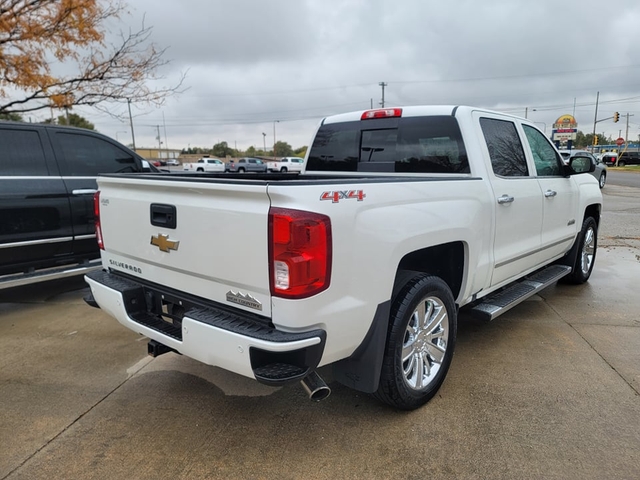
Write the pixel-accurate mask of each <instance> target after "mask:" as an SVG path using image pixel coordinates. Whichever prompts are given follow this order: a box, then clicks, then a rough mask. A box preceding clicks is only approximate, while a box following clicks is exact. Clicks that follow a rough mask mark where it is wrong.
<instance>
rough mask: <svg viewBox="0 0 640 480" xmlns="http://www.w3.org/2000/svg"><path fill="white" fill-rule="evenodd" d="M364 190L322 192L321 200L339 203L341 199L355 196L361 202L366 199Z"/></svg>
mask: <svg viewBox="0 0 640 480" xmlns="http://www.w3.org/2000/svg"><path fill="white" fill-rule="evenodd" d="M365 197H366V195H365V193H364V190H341V191H335V192H322V195H320V200H331V203H338V202H339V201H340V200H349V199H353V198H355V199H356V200H358V201H359V202H362V201H363V200H364V199H365Z"/></svg>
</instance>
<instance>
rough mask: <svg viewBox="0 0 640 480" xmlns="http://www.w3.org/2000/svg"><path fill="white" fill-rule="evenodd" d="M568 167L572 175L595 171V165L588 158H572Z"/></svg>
mask: <svg viewBox="0 0 640 480" xmlns="http://www.w3.org/2000/svg"><path fill="white" fill-rule="evenodd" d="M569 166H570V167H571V169H572V170H573V172H574V173H591V172H593V171H595V169H596V163H595V162H594V161H593V160H592V159H591V158H589V157H573V158H572V159H571V160H569Z"/></svg>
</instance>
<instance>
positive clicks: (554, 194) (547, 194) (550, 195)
mask: <svg viewBox="0 0 640 480" xmlns="http://www.w3.org/2000/svg"><path fill="white" fill-rule="evenodd" d="M557 194H558V192H556V191H554V190H547V191H546V192H544V196H545V197H547V198H549V197H555V196H556V195H557Z"/></svg>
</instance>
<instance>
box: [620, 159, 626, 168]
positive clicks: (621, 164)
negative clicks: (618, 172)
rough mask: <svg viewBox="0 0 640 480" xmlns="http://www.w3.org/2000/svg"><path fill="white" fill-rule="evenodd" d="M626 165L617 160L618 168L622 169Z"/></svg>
mask: <svg viewBox="0 0 640 480" xmlns="http://www.w3.org/2000/svg"><path fill="white" fill-rule="evenodd" d="M625 165H626V163H624V160H618V166H619V167H624V166H625Z"/></svg>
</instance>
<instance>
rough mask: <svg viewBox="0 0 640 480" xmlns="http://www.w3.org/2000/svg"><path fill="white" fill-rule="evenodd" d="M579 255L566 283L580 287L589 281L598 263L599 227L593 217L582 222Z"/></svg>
mask: <svg viewBox="0 0 640 480" xmlns="http://www.w3.org/2000/svg"><path fill="white" fill-rule="evenodd" d="M576 241H577V242H578V254H577V255H576V261H575V262H574V264H573V270H572V271H571V273H570V274H569V275H567V276H566V277H565V279H566V283H573V284H574V285H579V284H581V283H585V282H586V281H587V280H589V277H590V276H591V272H592V271H593V264H594V263H595V261H596V250H597V249H598V225H597V224H596V221H595V219H594V218H593V217H587V218H585V219H584V222H582V229H581V230H580V234H579V235H578V238H577V239H576Z"/></svg>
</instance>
